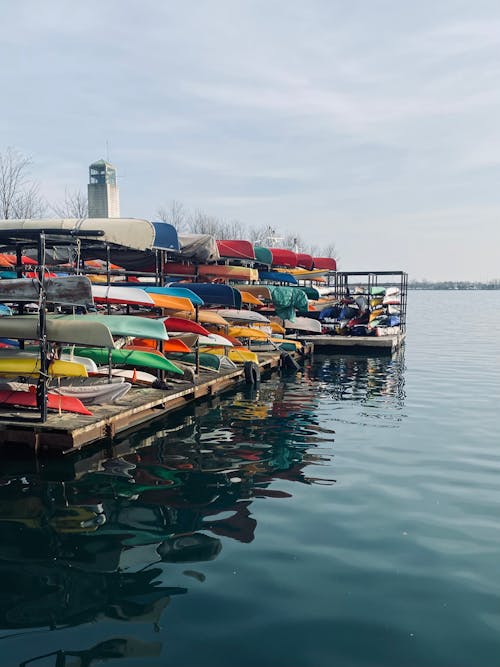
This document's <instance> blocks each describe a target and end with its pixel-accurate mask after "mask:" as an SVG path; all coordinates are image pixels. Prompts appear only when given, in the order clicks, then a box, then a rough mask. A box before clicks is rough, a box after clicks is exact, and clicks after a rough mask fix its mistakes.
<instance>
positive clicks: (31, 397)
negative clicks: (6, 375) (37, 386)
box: [0, 389, 92, 416]
mask: <svg viewBox="0 0 500 667" xmlns="http://www.w3.org/2000/svg"><path fill="white" fill-rule="evenodd" d="M0 403H1V404H2V405H15V406H20V407H23V408H36V407H37V404H36V392H35V391H12V390H11V389H2V390H0ZM47 407H48V408H49V409H50V410H64V411H65V412H76V413H77V414H80V415H90V416H92V413H91V412H90V410H87V408H86V407H85V406H84V405H83V403H82V402H81V401H80V399H78V398H75V397H73V396H57V395H56V394H52V393H48V394H47Z"/></svg>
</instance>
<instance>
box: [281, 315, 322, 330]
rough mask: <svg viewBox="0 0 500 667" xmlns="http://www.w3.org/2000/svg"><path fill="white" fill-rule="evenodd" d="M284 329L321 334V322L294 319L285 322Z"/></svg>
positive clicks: (304, 318) (303, 318) (302, 318)
mask: <svg viewBox="0 0 500 667" xmlns="http://www.w3.org/2000/svg"><path fill="white" fill-rule="evenodd" d="M285 329H294V330H295V331H307V332H309V333H321V322H320V321H319V320H315V319H313V318H312V317H296V318H295V320H294V321H293V322H292V321H291V320H285Z"/></svg>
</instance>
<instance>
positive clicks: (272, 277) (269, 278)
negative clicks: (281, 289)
mask: <svg viewBox="0 0 500 667" xmlns="http://www.w3.org/2000/svg"><path fill="white" fill-rule="evenodd" d="M259 280H260V281H261V282H263V283H266V282H268V283H287V284H289V285H298V284H299V282H298V280H297V278H296V277H295V276H292V274H291V273H288V272H285V271H259Z"/></svg>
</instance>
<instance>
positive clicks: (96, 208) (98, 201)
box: [88, 160, 120, 218]
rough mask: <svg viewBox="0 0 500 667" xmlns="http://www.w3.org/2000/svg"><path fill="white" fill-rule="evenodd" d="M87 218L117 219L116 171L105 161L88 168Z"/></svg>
mask: <svg viewBox="0 0 500 667" xmlns="http://www.w3.org/2000/svg"><path fill="white" fill-rule="evenodd" d="M88 198H89V218H119V217H120V199H119V196H118V185H117V184H116V169H115V168H114V167H113V165H112V164H109V162H106V160H97V162H93V163H92V164H91V165H90V167H89V184H88Z"/></svg>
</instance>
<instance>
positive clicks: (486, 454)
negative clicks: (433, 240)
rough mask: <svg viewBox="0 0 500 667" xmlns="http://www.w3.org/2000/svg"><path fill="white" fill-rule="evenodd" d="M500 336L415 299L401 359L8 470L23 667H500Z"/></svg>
mask: <svg viewBox="0 0 500 667" xmlns="http://www.w3.org/2000/svg"><path fill="white" fill-rule="evenodd" d="M499 330H500V292H498V291H497V292H410V294H409V299H408V337H407V343H406V346H405V350H404V353H403V354H400V355H398V356H396V357H395V358H392V359H390V358H365V357H357V356H352V357H349V356H342V357H339V356H330V357H316V359H315V360H314V363H310V362H308V363H307V364H306V366H305V368H304V370H303V372H302V373H301V374H299V375H298V376H296V377H295V376H291V377H282V378H280V377H279V376H278V375H274V376H272V377H271V378H269V379H268V380H266V381H265V382H263V383H262V384H261V386H260V388H259V389H258V390H257V391H255V390H252V389H248V388H245V389H243V390H242V391H240V392H238V393H231V394H227V395H224V396H223V397H222V398H218V399H215V400H214V401H213V402H212V403H206V402H205V403H202V404H199V405H197V406H192V407H190V408H188V409H186V410H185V411H183V412H179V413H176V414H175V415H173V416H172V415H171V416H170V417H169V418H168V419H167V420H166V422H165V423H163V424H162V423H158V422H157V423H156V424H155V426H154V428H151V425H150V427H149V428H147V429H144V430H143V431H141V432H138V433H135V434H134V435H133V436H129V437H128V438H125V439H123V440H122V441H121V442H120V443H119V444H118V445H117V447H116V449H115V450H114V451H111V452H109V453H108V458H107V460H105V461H104V463H103V456H104V455H103V453H102V452H101V453H99V452H97V451H94V452H87V453H86V454H85V456H83V457H82V458H81V459H79V460H75V459H73V460H69V461H66V462H64V463H44V464H38V465H37V464H36V463H34V462H27V461H15V460H13V461H10V462H9V463H6V462H5V461H4V463H3V464H2V470H1V475H0V578H1V590H2V595H1V597H0V650H1V656H2V658H1V659H0V664H1V665H2V667H10V666H11V665H12V666H14V665H19V664H21V663H23V664H24V662H27V664H28V665H32V666H33V667H47V666H50V667H52V666H55V667H62V666H63V665H66V666H67V667H69V665H72V666H75V665H79V666H84V665H92V666H94V665H101V664H104V663H105V664H106V665H116V666H117V667H126V666H127V667H128V666H134V667H138V666H141V667H142V666H154V667H160V665H161V666H162V667H165V666H169V665H172V666H176V667H177V666H179V667H182V666H192V665H200V666H203V667H205V666H206V667H208V666H214V667H215V666H217V667H225V666H226V665H227V666H230V665H231V666H233V665H238V666H252V667H255V666H256V665H259V667H263V666H270V667H306V666H314V667H323V666H324V667H331V666H332V665H342V666H349V665H355V666H362V665H367V666H384V667H387V666H390V665H411V666H413V665H418V666H429V667H436V666H445V665H446V666H448V665H449V666H450V667H451V666H453V667H457V666H461V665H464V666H465V665H467V666H470V665H474V666H476V667H482V666H485V667H486V666H491V665H498V664H500V483H499V480H500V474H499V473H500V436H499V429H498V413H499V410H500V400H499V399H500V381H499V376H500V353H499V350H500V345H499V341H498V335H499V334H498V332H499ZM91 454H92V455H91ZM30 661H31V662H30Z"/></svg>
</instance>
